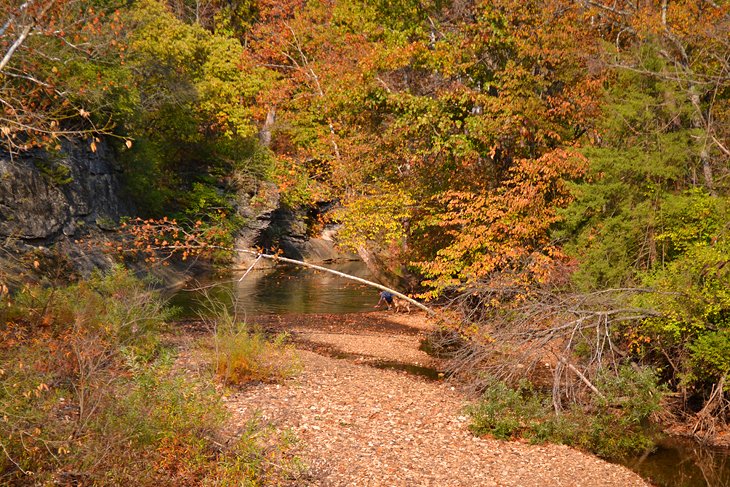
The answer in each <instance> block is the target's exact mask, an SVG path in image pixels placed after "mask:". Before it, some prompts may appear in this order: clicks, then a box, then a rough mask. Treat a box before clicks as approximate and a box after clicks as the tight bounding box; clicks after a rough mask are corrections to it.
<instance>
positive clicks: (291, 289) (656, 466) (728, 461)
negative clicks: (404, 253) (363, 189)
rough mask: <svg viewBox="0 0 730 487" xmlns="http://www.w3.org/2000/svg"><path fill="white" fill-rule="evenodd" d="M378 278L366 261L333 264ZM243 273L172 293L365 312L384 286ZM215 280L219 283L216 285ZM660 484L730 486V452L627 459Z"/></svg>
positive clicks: (290, 272) (180, 297)
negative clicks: (374, 275) (201, 287)
mask: <svg viewBox="0 0 730 487" xmlns="http://www.w3.org/2000/svg"><path fill="white" fill-rule="evenodd" d="M328 267H330V268H332V269H334V270H338V271H340V272H345V273H348V274H352V275H354V276H357V277H362V278H364V279H372V276H371V275H370V273H369V271H368V270H367V268H366V267H365V265H364V264H363V263H362V262H347V263H343V264H336V265H331V266H328ZM240 276H241V274H238V275H226V276H223V277H220V278H217V279H206V280H204V281H203V282H202V283H201V284H200V285H202V286H207V287H205V290H201V289H193V288H195V287H196V285H193V286H191V289H187V290H182V291H180V292H178V293H177V294H176V295H175V296H173V298H172V304H173V305H176V306H178V307H180V309H181V314H182V315H183V317H196V316H197V315H198V314H199V313H200V312H201V311H202V310H203V309H204V307H202V306H201V302H202V303H204V302H205V300H206V299H207V298H206V297H205V296H206V294H207V295H209V296H211V297H213V298H215V299H218V300H221V301H222V302H224V303H227V304H232V303H234V302H235V303H236V309H237V311H238V313H239V316H243V317H245V316H254V315H259V314H288V313H297V314H301V313H331V314H337V313H359V312H365V311H371V310H372V309H373V306H374V305H375V304H376V303H377V302H378V298H379V296H378V292H379V291H378V290H376V289H374V288H370V287H368V286H365V285H363V284H359V283H356V282H354V281H350V280H348V279H345V278H342V277H338V276H335V275H332V274H328V273H325V272H317V271H314V270H312V269H306V268H300V267H293V266H292V267H289V266H281V265H280V266H277V267H276V268H273V269H262V270H253V271H251V272H250V273H249V274H248V275H247V276H246V277H245V278H244V279H242V280H240V281H239V278H240ZM213 284H215V285H213ZM622 463H623V464H624V465H626V466H627V467H629V468H630V469H632V470H634V471H635V472H637V473H638V474H640V475H641V476H642V477H644V478H646V479H648V480H650V481H651V482H652V483H654V484H655V485H658V486H660V487H730V452H728V451H726V450H713V449H709V448H703V447H700V446H699V445H697V444H696V443H694V442H691V441H682V440H676V439H668V440H664V441H663V442H662V443H661V444H660V446H659V448H658V449H657V450H656V451H655V452H653V453H651V454H648V455H646V456H642V457H638V458H629V459H627V460H626V461H624V462H622Z"/></svg>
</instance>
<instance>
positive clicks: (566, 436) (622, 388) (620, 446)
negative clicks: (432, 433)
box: [467, 367, 663, 459]
mask: <svg viewBox="0 0 730 487" xmlns="http://www.w3.org/2000/svg"><path fill="white" fill-rule="evenodd" d="M596 387H597V388H598V389H599V390H600V391H601V393H602V395H603V396H602V397H601V396H597V395H594V396H593V402H592V404H589V405H588V407H587V408H585V409H583V408H580V407H578V406H577V405H575V406H574V407H573V408H571V409H570V410H568V411H562V412H560V414H555V412H554V411H553V409H552V408H551V407H550V404H551V401H550V400H549V397H548V396H547V395H544V394H540V393H538V392H537V391H535V390H534V389H532V387H530V385H529V384H527V383H521V384H520V385H519V386H518V387H517V388H511V387H509V386H508V385H506V384H505V383H504V382H500V381H494V382H492V384H491V385H490V386H489V387H487V389H486V390H485V391H484V393H483V395H482V397H481V398H480V400H479V402H478V403H476V404H474V405H472V406H470V407H469V408H467V412H468V413H469V414H470V415H471V420H472V421H471V424H470V426H469V427H470V429H471V431H472V432H474V433H475V434H477V435H484V434H489V435H492V436H494V437H495V438H499V439H512V438H520V437H521V438H525V439H528V440H530V441H532V442H535V443H541V442H551V443H560V444H565V445H570V446H573V447H576V448H580V449H583V450H587V451H590V452H593V453H595V454H597V455H599V456H601V457H604V458H610V459H615V458H621V457H624V456H626V455H630V454H634V453H636V452H642V451H646V450H647V449H651V448H652V447H653V446H654V443H653V439H652V435H651V434H650V433H649V431H648V429H647V424H646V423H647V420H648V418H649V416H650V415H651V414H652V413H653V412H654V411H656V410H657V409H658V408H659V402H660V400H661V397H662V394H663V389H662V388H660V387H658V386H657V379H656V376H655V375H654V373H653V372H652V371H650V370H647V369H639V370H634V369H632V368H631V367H623V368H621V369H619V371H618V372H617V373H613V374H609V373H606V374H604V375H602V376H600V377H599V378H598V380H597V381H596Z"/></svg>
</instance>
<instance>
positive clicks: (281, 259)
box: [221, 247, 436, 316]
mask: <svg viewBox="0 0 730 487" xmlns="http://www.w3.org/2000/svg"><path fill="white" fill-rule="evenodd" d="M221 248H223V247H221ZM225 250H231V249H225ZM233 251H234V252H242V253H245V254H250V255H253V256H255V257H256V259H257V260H256V262H258V259H260V258H264V259H269V260H274V261H279V262H286V263H288V264H294V265H299V266H303V267H308V268H310V269H316V270H318V271H322V272H328V273H330V274H334V275H336V276H340V277H343V278H345V279H349V280H351V281H355V282H359V283H361V284H365V285H368V286H370V287H374V288H377V289H380V290H382V291H387V292H389V293H391V294H393V295H394V296H398V297H399V298H401V299H404V300H406V301H408V302H409V303H411V304H412V305H414V306H416V307H417V308H419V309H422V310H423V311H425V312H426V313H428V314H429V315H430V316H435V315H436V312H435V311H434V310H432V309H431V308H429V307H428V306H426V305H424V304H422V303H419V302H418V301H416V300H415V299H413V298H411V297H408V296H406V295H405V294H402V293H399V292H398V291H396V290H395V289H392V288H389V287H387V286H383V285H382V284H378V283H377V282H373V281H368V280H367V279H362V278H360V277H355V276H352V275H350V274H345V273H344V272H339V271H336V270H334V269H328V268H327V267H322V266H319V265H315V264H310V263H308V262H304V261H302V260H296V259H289V258H288V257H281V256H278V255H270V254H262V253H261V252H257V251H255V250H249V249H240V248H233ZM256 262H254V264H253V265H255V264H256ZM253 265H252V267H253ZM249 270H250V268H249ZM247 273H248V271H247Z"/></svg>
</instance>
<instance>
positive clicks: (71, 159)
mask: <svg viewBox="0 0 730 487" xmlns="http://www.w3.org/2000/svg"><path fill="white" fill-rule="evenodd" d="M113 161H114V158H113V154H111V151H110V149H109V148H108V147H107V146H106V144H103V143H100V144H97V150H96V152H92V151H91V150H90V149H89V148H88V145H87V144H85V143H82V142H78V143H72V142H65V143H64V144H63V146H62V149H61V150H60V151H59V152H57V153H51V152H48V151H44V150H40V149H39V150H33V151H30V152H27V153H24V154H22V155H19V156H15V157H13V158H11V157H10V156H9V155H8V154H7V153H6V154H2V153H0V237H2V238H3V239H7V238H12V239H18V240H20V241H24V242H29V243H34V244H41V245H42V244H51V243H54V242H56V241H59V240H62V239H63V238H64V237H71V236H73V235H75V234H76V233H77V232H78V231H79V230H84V231H87V230H90V229H99V228H100V229H108V228H110V227H114V226H116V223H117V222H118V220H119V218H120V217H121V216H122V215H128V214H130V213H132V209H133V208H132V207H131V205H130V204H129V203H128V202H126V201H124V200H123V199H122V198H121V197H120V195H121V181H120V171H119V170H118V168H117V167H115V165H114V162H113Z"/></svg>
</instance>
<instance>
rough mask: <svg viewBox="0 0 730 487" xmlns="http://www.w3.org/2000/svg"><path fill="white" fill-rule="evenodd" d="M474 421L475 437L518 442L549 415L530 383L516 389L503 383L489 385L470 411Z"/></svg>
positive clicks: (468, 409) (468, 410) (472, 423)
mask: <svg viewBox="0 0 730 487" xmlns="http://www.w3.org/2000/svg"><path fill="white" fill-rule="evenodd" d="M467 412H468V414H470V415H471V417H472V422H471V424H470V425H469V429H470V430H471V431H472V432H473V433H474V434H476V435H485V434H489V435H492V436H494V437H495V438H499V439H509V438H515V437H518V436H520V435H522V434H523V433H524V432H525V431H529V430H531V429H532V428H534V427H536V425H537V424H538V423H539V422H540V421H541V420H542V418H544V417H545V415H546V409H545V408H544V407H543V405H542V403H541V400H540V398H539V397H538V396H537V395H536V394H534V391H533V389H532V388H531V387H530V386H529V384H528V383H527V382H523V383H521V384H520V386H519V387H518V388H516V389H513V388H511V387H509V386H508V385H507V384H505V383H504V382H501V381H494V382H492V383H491V385H489V386H488V387H487V388H486V390H485V391H484V393H483V394H482V397H481V399H480V401H479V402H478V403H476V404H473V405H471V406H469V407H468V408H467Z"/></svg>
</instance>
